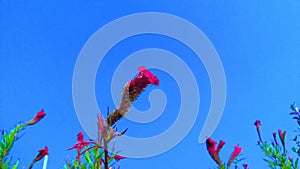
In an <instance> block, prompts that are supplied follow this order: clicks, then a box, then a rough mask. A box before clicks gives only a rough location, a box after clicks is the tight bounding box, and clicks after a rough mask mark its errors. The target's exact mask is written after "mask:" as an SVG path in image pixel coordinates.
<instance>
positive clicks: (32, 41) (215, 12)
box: [0, 0, 300, 169]
mask: <svg viewBox="0 0 300 169" xmlns="http://www.w3.org/2000/svg"><path fill="white" fill-rule="evenodd" d="M299 8H300V3H299V2H297V1H286V2H285V3H282V1H272V2H271V1H268V2H260V1H251V2H250V1H249V2H244V1H243V2H242V1H240V2H234V1H196V0H192V1H177V0H174V1H172V3H171V2H160V1H151V2H150V1H137V2H133V1H122V2H119V1H110V2H100V1H98V2H96V1H89V2H72V3H71V2H65V3H61V2H58V1H57V2H55V1H47V2H39V1H30V2H26V3H25V2H24V1H19V2H9V1H1V2H0V37H1V38H0V76H1V80H0V128H1V129H5V130H8V129H10V127H12V126H14V125H15V124H16V123H18V122H20V121H26V120H29V119H31V118H32V117H33V116H34V115H35V113H36V112H37V111H39V110H40V109H41V108H43V109H44V110H45V112H46V113H47V116H46V117H45V118H44V119H43V120H42V121H41V122H40V123H39V124H37V125H35V126H32V127H29V128H26V130H24V131H23V132H22V138H21V140H20V141H17V142H16V144H15V146H14V148H13V150H12V154H13V156H14V158H13V159H14V160H17V159H20V160H21V164H20V165H21V168H22V166H25V168H26V167H27V166H28V165H29V164H30V162H31V160H32V159H33V158H34V157H35V156H36V154H37V150H39V149H41V148H43V147H44V146H45V145H47V146H48V147H49V153H50V156H49V166H48V168H51V169H52V168H62V166H63V165H64V162H65V160H66V158H67V156H68V155H70V156H71V157H75V152H72V151H71V152H70V151H67V148H69V147H71V146H72V145H73V144H74V143H75V142H76V134H77V133H78V132H79V131H82V130H83V128H82V127H81V125H80V123H79V121H78V119H77V116H76V112H75V109H74V105H73V100H72V76H73V70H74V67H75V63H76V60H77V57H78V55H79V53H80V51H81V49H82V47H83V45H84V44H85V42H86V41H87V40H88V39H89V38H90V37H91V35H93V34H94V33H95V32H96V31H97V30H98V29H100V28H101V27H103V26H104V25H105V24H107V23H109V22H111V21H113V20H115V19H117V18H120V17H122V16H126V15H129V14H133V13H138V12H163V13H169V14H172V15H176V16H179V17H181V18H184V19H186V20H188V21H189V22H191V23H193V24H194V25H196V26H197V27H198V28H199V29H200V30H201V31H202V32H203V33H205V35H206V36H207V37H208V38H209V39H210V41H211V42H212V43H213V45H214V47H215V48H216V50H217V52H218V54H219V57H220V59H221V61H222V63H223V67H224V70H225V74H226V82H227V98H226V105H225V109H224V114H223V117H222V119H221V121H220V123H219V125H218V127H217V129H216V131H215V132H214V134H213V135H212V138H213V139H215V140H220V139H222V140H225V142H226V144H225V146H224V148H223V149H222V151H221V157H222V159H223V160H224V161H227V159H228V156H229V155H230V153H231V151H232V150H233V147H234V145H235V144H237V143H238V144H239V145H240V146H242V147H243V152H242V157H245V158H246V160H245V161H244V162H246V163H249V166H250V167H251V168H267V167H266V164H265V163H264V161H263V160H262V157H263V156H262V153H261V152H260V149H259V147H258V146H257V145H256V141H257V134H256V131H255V127H254V126H253V123H254V121H255V120H256V119H260V120H261V121H262V125H263V129H262V130H263V137H264V138H265V139H266V140H271V137H272V136H271V133H272V132H274V131H277V129H279V128H281V129H283V130H287V131H288V133H287V137H288V139H291V138H292V136H293V135H294V132H293V131H294V129H295V128H296V127H297V126H296V124H295V123H294V122H293V121H292V120H291V117H290V116H289V115H288V113H289V112H290V109H289V105H290V104H291V103H292V102H293V101H296V102H299V103H300V98H299V94H300V88H299V86H300V66H299V65H300V60H299V56H300V48H299V46H300V31H299V30H300V18H299V17H300V11H299ZM186 33H188V32H186ZM103 43H105V42H103ZM99 48H101V44H99ZM144 48H161V49H165V50H169V51H172V52H173V53H176V54H177V55H178V56H180V58H181V59H182V60H184V61H185V63H186V64H187V65H188V66H189V67H190V69H191V70H192V71H193V73H194V75H195V76H196V79H197V83H198V86H199V90H200V94H201V101H200V109H199V114H198V117H197V119H196V122H195V124H194V126H193V128H192V130H191V131H190V132H189V134H188V135H187V137H185V139H184V140H183V141H182V142H180V144H178V145H177V146H176V147H174V148H172V149H171V150H170V151H168V152H166V153H163V154H160V155H157V156H155V157H151V158H143V159H131V158H128V159H126V160H124V161H122V162H121V163H120V165H121V168H124V169H126V168H130V169H138V168H144V169H150V168H158V169H160V168H161V169H162V168H172V169H179V168H192V167H193V168H194V167H196V168H215V167H216V165H215V163H214V162H213V161H212V160H211V158H210V157H209V155H208V153H207V151H206V147H205V145H204V144H199V143H198V137H199V134H200V132H201V129H202V127H203V123H204V121H205V118H206V116H207V112H208V110H209V106H210V99H211V93H210V92H211V89H210V81H209V78H208V75H207V72H206V70H205V67H204V66H203V64H202V63H201V61H200V60H199V59H197V57H196V56H195V54H194V53H193V52H191V51H190V50H189V49H188V47H187V46H185V45H182V44H180V43H179V42H177V41H174V40H172V39H168V38H166V37H163V36H157V35H142V36H135V37H132V38H128V39H126V40H124V41H122V42H120V43H119V44H117V45H116V46H114V47H113V48H112V49H111V50H110V52H109V53H108V54H107V56H105V59H104V60H103V63H101V65H100V67H99V69H98V72H97V76H96V81H95V86H96V88H95V91H96V96H97V101H98V104H99V107H100V110H101V112H105V114H106V107H107V106H109V107H111V108H114V104H113V101H112V98H111V96H110V92H109V91H110V86H111V77H112V73H113V72H114V70H115V69H116V67H117V65H118V64H119V62H120V61H122V60H123V59H124V58H126V56H127V55H129V54H130V53H132V52H134V51H137V50H141V49H144ZM153 72H154V73H155V74H156V75H157V76H158V77H159V78H160V80H161V85H160V86H158V87H150V88H148V89H147V90H146V92H145V93H143V95H142V96H141V97H140V98H139V99H138V100H137V101H136V102H135V103H134V105H135V106H136V108H138V109H140V110H146V109H147V108H149V106H150V103H149V101H148V95H149V93H150V91H151V90H153V89H161V90H163V91H164V92H165V95H166V97H167V100H168V104H167V105H166V109H165V111H164V112H163V114H162V116H161V117H160V118H159V119H157V120H156V121H154V122H151V123H149V124H136V123H133V122H130V121H128V120H126V119H122V120H121V121H120V122H119V123H118V128H119V129H120V130H121V129H125V128H127V127H128V128H129V130H128V133H127V134H128V135H130V136H134V137H148V136H152V135H155V134H158V133H160V132H162V131H164V130H166V129H168V127H169V126H170V125H171V124H172V121H173V120H174V119H175V118H176V116H177V115H178V103H180V98H178V97H177V96H179V91H178V86H177V85H176V80H174V79H173V78H172V76H170V75H168V74H167V73H164V72H162V71H159V70H153ZM130 78H131V77H128V80H129V79H130ZM39 165H40V166H41V163H39V164H37V166H36V168H38V167H39Z"/></svg>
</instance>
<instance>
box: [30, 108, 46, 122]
mask: <svg viewBox="0 0 300 169" xmlns="http://www.w3.org/2000/svg"><path fill="white" fill-rule="evenodd" d="M45 116H46V114H45V112H44V110H43V109H42V110H41V111H39V112H38V113H37V114H36V115H35V117H34V118H33V119H32V120H31V121H29V122H27V123H26V125H33V124H35V123H37V122H39V121H40V120H42V119H43V118H44V117H45Z"/></svg>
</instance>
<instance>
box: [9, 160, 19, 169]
mask: <svg viewBox="0 0 300 169" xmlns="http://www.w3.org/2000/svg"><path fill="white" fill-rule="evenodd" d="M18 166H19V161H17V162H16V164H15V165H13V166H12V168H11V169H17V168H18Z"/></svg>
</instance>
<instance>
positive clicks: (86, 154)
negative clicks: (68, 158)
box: [84, 151, 93, 164]
mask: <svg viewBox="0 0 300 169" xmlns="http://www.w3.org/2000/svg"><path fill="white" fill-rule="evenodd" d="M84 158H85V160H86V161H87V162H88V163H90V164H92V163H93V162H92V160H91V158H90V153H89V151H86V152H85V154H84Z"/></svg>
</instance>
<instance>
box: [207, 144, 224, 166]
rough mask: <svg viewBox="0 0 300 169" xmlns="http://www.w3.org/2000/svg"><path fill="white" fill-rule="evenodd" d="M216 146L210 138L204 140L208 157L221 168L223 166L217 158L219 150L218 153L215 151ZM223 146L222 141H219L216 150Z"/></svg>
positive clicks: (218, 157)
mask: <svg viewBox="0 0 300 169" xmlns="http://www.w3.org/2000/svg"><path fill="white" fill-rule="evenodd" d="M216 144H217V143H216V142H215V141H214V140H213V139H211V138H207V139H206V148H207V150H208V153H209V155H210V156H211V158H212V159H213V160H214V161H215V162H216V163H217V164H218V165H219V166H220V167H223V166H224V165H223V163H222V161H221V159H220V156H219V151H220V150H219V151H218V150H217V149H216ZM224 144H225V142H224V141H220V143H219V145H218V148H219V149H221V148H222V146H223V145H224Z"/></svg>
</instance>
